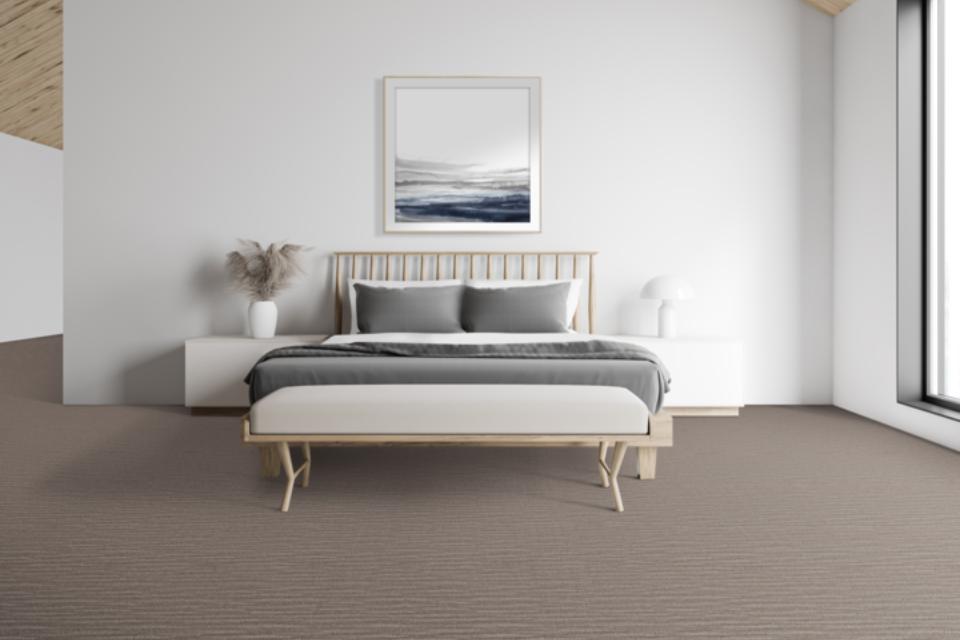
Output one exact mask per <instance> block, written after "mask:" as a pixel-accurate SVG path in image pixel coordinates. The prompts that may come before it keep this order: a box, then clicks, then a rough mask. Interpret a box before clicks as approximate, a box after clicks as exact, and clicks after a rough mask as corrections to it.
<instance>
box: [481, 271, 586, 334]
mask: <svg viewBox="0 0 960 640" xmlns="http://www.w3.org/2000/svg"><path fill="white" fill-rule="evenodd" d="M560 282H569V283H570V291H569V292H568V293H567V328H568V329H569V328H570V327H572V326H573V317H574V316H575V315H576V313H577V306H578V305H579V304H580V288H581V286H582V285H583V280H582V279H580V278H566V279H563V278H561V279H559V280H469V281H467V286H470V287H474V288H475V289H509V288H511V287H536V286H544V285H548V284H557V283H560Z"/></svg>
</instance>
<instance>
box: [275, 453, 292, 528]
mask: <svg viewBox="0 0 960 640" xmlns="http://www.w3.org/2000/svg"><path fill="white" fill-rule="evenodd" d="M277 453H278V454H279V455H280V463H281V464H282V465H283V471H284V472H285V473H286V474H287V488H286V489H285V490H284V492H283V502H281V503H280V511H283V512H284V513H286V512H287V511H288V510H289V509H290V498H291V497H293V481H294V480H296V478H297V474H296V473H295V472H294V470H293V460H291V458H290V445H288V444H287V443H286V442H280V443H277Z"/></svg>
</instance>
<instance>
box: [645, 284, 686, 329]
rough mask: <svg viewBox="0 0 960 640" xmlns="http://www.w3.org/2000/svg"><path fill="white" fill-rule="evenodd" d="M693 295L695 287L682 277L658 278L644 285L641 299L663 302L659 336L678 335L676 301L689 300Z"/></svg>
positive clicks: (660, 313) (661, 304)
mask: <svg viewBox="0 0 960 640" xmlns="http://www.w3.org/2000/svg"><path fill="white" fill-rule="evenodd" d="M693 295H694V293H693V287H691V286H690V283H689V282H687V281H686V280H685V279H683V278H681V277H680V276H657V277H656V278H654V279H653V280H650V281H649V282H647V284H645V285H643V290H642V291H641V292H640V296H641V297H643V298H647V299H650V300H660V301H661V303H660V312H659V314H658V316H659V329H658V331H657V335H659V336H660V337H661V338H673V337H675V336H676V335H677V306H676V301H677V300H689V299H690V298H692V297H693Z"/></svg>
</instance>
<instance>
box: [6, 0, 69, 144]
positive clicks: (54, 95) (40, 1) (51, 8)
mask: <svg viewBox="0 0 960 640" xmlns="http://www.w3.org/2000/svg"><path fill="white" fill-rule="evenodd" d="M0 132H3V133H8V134H10V135H13V136H17V137H20V138H26V139H27V140H33V141H34V142H39V143H41V144H45V145H49V146H51V147H56V148H58V149H62V148H63V2H62V0H3V1H2V2H0Z"/></svg>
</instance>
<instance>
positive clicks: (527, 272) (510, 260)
mask: <svg viewBox="0 0 960 640" xmlns="http://www.w3.org/2000/svg"><path fill="white" fill-rule="evenodd" d="M596 255H597V252H596V251H535V252H504V251H496V252H494V251H338V252H336V253H334V274H335V275H334V278H335V281H334V282H335V286H334V289H335V292H336V298H335V305H334V313H335V314H336V315H335V326H336V331H337V333H343V326H344V301H345V295H344V292H345V289H346V284H347V281H348V279H349V278H363V279H382V280H396V281H418V280H441V279H444V278H454V279H456V278H463V277H469V278H471V279H485V280H492V279H503V280H509V279H521V280H548V279H559V278H582V279H584V280H585V282H586V287H585V291H583V290H581V300H580V304H578V305H577V310H576V312H575V313H574V318H573V328H574V329H575V330H579V328H580V326H581V324H582V323H583V318H582V317H583V316H584V315H586V322H585V326H586V329H587V332H589V333H593V330H594V326H595V323H594V321H595V317H596V287H595V278H594V262H595V257H596ZM584 297H585V298H586V304H584ZM584 310H585V311H584ZM649 420H650V422H649V430H648V433H647V434H645V435H638V436H630V437H628V438H623V437H622V436H618V437H611V438H610V439H604V438H603V437H597V436H571V435H529V436H512V437H504V436H492V435H491V436H483V435H434V436H422V435H362V434H357V435H321V434H317V435H289V436H284V435H272V434H271V435H256V434H252V433H251V432H250V420H249V415H245V416H244V417H243V442H244V443H247V444H256V445H259V446H260V462H261V473H262V475H263V476H265V477H271V478H275V477H278V476H279V475H280V473H281V470H282V471H285V472H286V476H287V489H286V492H285V494H284V500H283V503H282V506H281V510H283V511H286V510H287V508H288V507H289V504H290V495H291V493H292V491H293V484H294V481H295V479H296V478H297V477H300V478H301V483H302V486H307V484H308V483H309V477H310V467H311V457H310V445H311V444H318V445H324V446H370V445H467V446H494V447H496V446H533V447H543V446H592V447H598V465H599V469H600V481H601V484H602V485H603V486H604V487H611V488H612V490H613V493H614V498H615V501H616V506H617V510H618V511H622V510H623V503H622V500H621V498H620V490H619V485H618V483H617V475H618V474H619V471H620V466H621V464H622V462H623V458H624V454H625V452H626V448H627V446H636V447H637V477H638V478H640V479H643V480H646V479H652V478H654V477H655V476H656V467H657V449H658V448H659V447H671V446H673V417H672V416H671V415H670V414H669V413H668V412H666V411H663V410H661V411H660V412H659V413H657V414H655V415H654V414H651V415H650V417H649ZM611 442H614V443H615V444H616V447H615V451H614V456H613V464H612V465H610V464H608V463H607V461H606V458H607V450H608V448H609V445H610V443H611ZM291 444H293V445H297V444H299V445H301V447H302V450H303V456H304V461H303V463H302V464H301V465H300V466H299V467H298V468H296V469H294V468H293V462H292V459H291V455H290V445H291Z"/></svg>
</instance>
